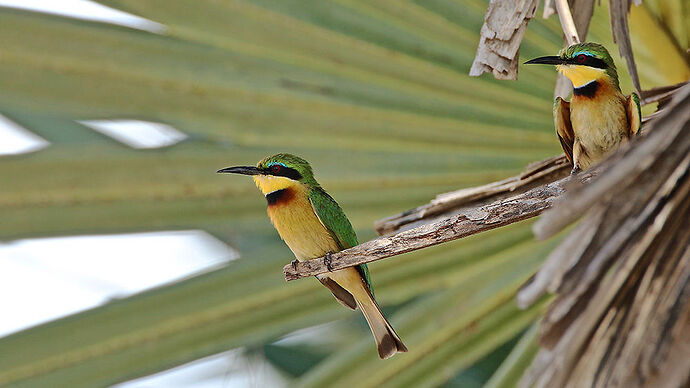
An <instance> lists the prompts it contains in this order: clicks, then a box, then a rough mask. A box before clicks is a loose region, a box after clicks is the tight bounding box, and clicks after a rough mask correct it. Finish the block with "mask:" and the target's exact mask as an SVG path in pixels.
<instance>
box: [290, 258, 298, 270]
mask: <svg viewBox="0 0 690 388" xmlns="http://www.w3.org/2000/svg"><path fill="white" fill-rule="evenodd" d="M297 263H299V261H297V259H295V260H292V261H291V262H290V264H292V269H294V270H295V271H297Z"/></svg>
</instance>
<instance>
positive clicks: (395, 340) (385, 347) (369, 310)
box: [357, 297, 407, 360]
mask: <svg viewBox="0 0 690 388" xmlns="http://www.w3.org/2000/svg"><path fill="white" fill-rule="evenodd" d="M357 302H358V303H357V304H358V305H359V308H360V309H362V312H363V313H364V318H366V320H367V323H368V324H369V328H370V329H371V333H372V334H374V339H375V340H376V345H377V347H378V351H379V357H381V359H382V360H385V359H387V358H390V357H393V355H394V354H395V353H397V352H407V347H405V345H404V344H403V343H402V341H401V340H400V337H399V336H398V334H397V333H396V332H395V330H393V327H392V326H391V324H390V323H388V321H387V320H386V317H384V316H383V314H382V313H381V309H379V306H378V305H377V304H376V301H375V300H374V299H373V298H371V297H370V298H368V300H364V301H357Z"/></svg>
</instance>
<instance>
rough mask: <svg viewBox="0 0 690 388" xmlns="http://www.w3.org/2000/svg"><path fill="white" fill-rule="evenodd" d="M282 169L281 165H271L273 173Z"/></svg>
mask: <svg viewBox="0 0 690 388" xmlns="http://www.w3.org/2000/svg"><path fill="white" fill-rule="evenodd" d="M280 170H281V168H280V165H277V164H275V165H273V166H271V172H273V173H279V172H280Z"/></svg>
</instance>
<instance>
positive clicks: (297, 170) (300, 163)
mask: <svg viewBox="0 0 690 388" xmlns="http://www.w3.org/2000/svg"><path fill="white" fill-rule="evenodd" d="M218 172H219V173H233V174H244V175H252V176H253V177H254V182H255V183H256V185H257V186H258V187H259V190H261V192H262V193H263V194H264V196H266V201H267V202H268V216H269V217H270V218H271V222H272V223H273V226H275V228H276V230H278V234H280V237H281V238H282V239H283V241H285V243H286V244H287V245H288V247H290V250H291V251H292V253H294V255H295V258H296V259H297V260H300V261H303V260H309V259H314V258H317V257H321V256H327V255H328V254H330V253H335V252H338V251H341V250H343V249H347V248H350V247H353V246H355V245H357V244H358V243H357V236H356V235H355V231H354V229H352V225H351V224H350V221H349V220H348V219H347V217H346V216H345V213H344V212H343V210H342V209H341V208H340V206H339V205H338V203H337V202H336V201H335V200H334V199H333V198H332V197H331V196H330V195H328V193H326V191H324V189H323V188H322V187H321V186H320V185H319V183H318V182H317V181H316V179H314V173H313V172H312V169H311V166H309V163H307V161H306V160H304V159H302V158H300V157H297V156H294V155H290V154H277V155H273V156H269V157H267V158H265V159H263V160H262V161H260V162H259V163H258V164H257V165H256V167H253V166H238V167H228V168H224V169H222V170H218ZM316 277H317V278H318V279H319V281H321V283H322V284H323V285H324V286H326V287H327V288H328V289H329V290H331V292H332V293H333V295H334V296H335V298H336V299H337V300H338V301H339V302H340V303H342V304H343V305H345V306H347V307H349V308H351V309H353V310H354V309H356V308H357V306H359V308H360V309H361V310H362V313H364V317H365V318H366V320H367V323H368V324H369V327H370V328H371V332H372V333H373V334H374V339H375V340H376V345H377V347H378V352H379V357H381V358H382V359H386V358H389V357H391V356H393V355H394V354H395V353H397V352H406V351H407V348H406V347H405V345H403V343H402V341H401V340H400V337H398V335H397V334H396V333H395V330H393V327H392V326H391V325H390V323H388V321H387V320H386V318H385V317H384V316H383V314H382V313H381V310H380V309H379V306H378V305H377V304H376V300H374V293H373V291H372V288H371V281H370V279H369V270H368V269H367V266H366V264H363V265H359V266H356V267H350V268H345V269H341V270H337V271H333V272H329V273H328V274H324V275H318V276H316Z"/></svg>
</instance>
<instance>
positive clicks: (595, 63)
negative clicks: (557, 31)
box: [567, 54, 608, 69]
mask: <svg viewBox="0 0 690 388" xmlns="http://www.w3.org/2000/svg"><path fill="white" fill-rule="evenodd" d="M580 55H583V54H578V55H576V56H575V57H573V58H570V59H568V60H567V62H568V63H570V64H573V65H584V66H590V67H596V68H597V69H606V68H607V67H608V65H607V64H606V62H604V61H603V60H601V59H599V58H595V57H593V56H591V55H585V61H584V62H580V61H579V60H578V57H579V56H580Z"/></svg>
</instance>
